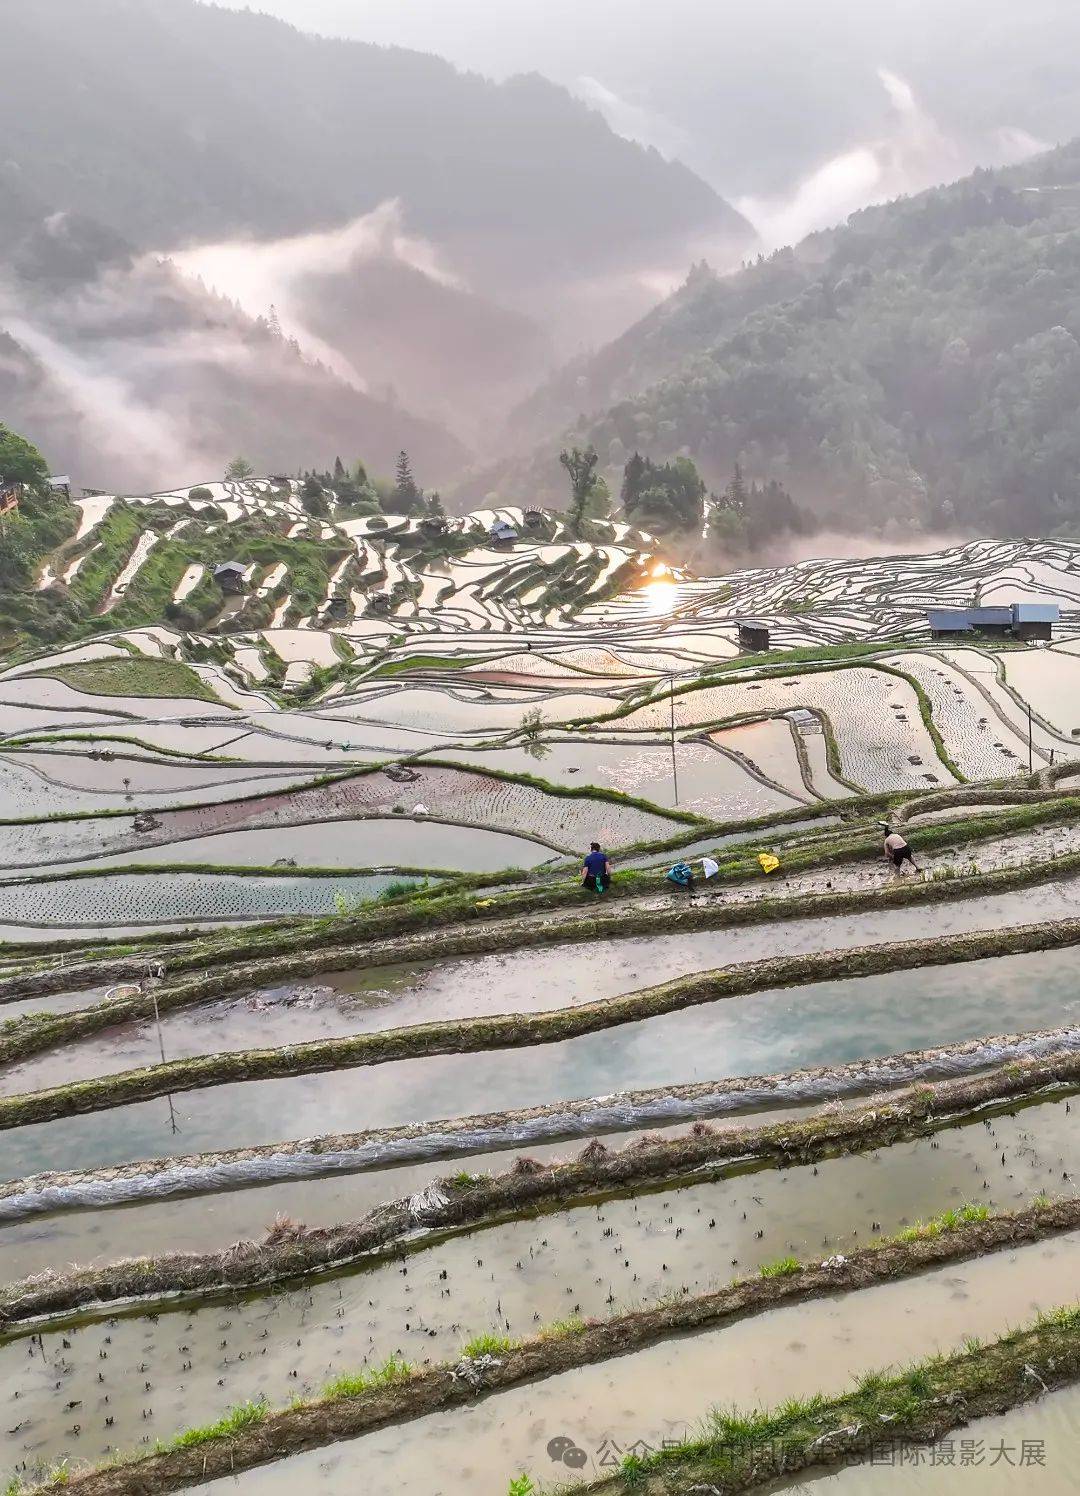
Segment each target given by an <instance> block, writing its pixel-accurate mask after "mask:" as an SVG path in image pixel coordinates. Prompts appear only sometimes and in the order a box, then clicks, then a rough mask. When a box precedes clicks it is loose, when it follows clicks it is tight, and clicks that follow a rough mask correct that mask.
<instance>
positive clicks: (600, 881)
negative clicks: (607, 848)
mask: <svg viewBox="0 0 1080 1496" xmlns="http://www.w3.org/2000/svg"><path fill="white" fill-rule="evenodd" d="M581 881H582V883H583V884H584V885H585V887H586V888H591V889H592V891H593V893H603V892H604V891H605V890H606V889H607V887H608V885H609V884H610V882H611V863H610V862H609V861H608V859H607V853H606V852H601V850H600V843H599V842H593V843H592V845H591V847H590V850H589V851H588V852H587V853H586V854H585V861H584V862H583V863H582V864H581Z"/></svg>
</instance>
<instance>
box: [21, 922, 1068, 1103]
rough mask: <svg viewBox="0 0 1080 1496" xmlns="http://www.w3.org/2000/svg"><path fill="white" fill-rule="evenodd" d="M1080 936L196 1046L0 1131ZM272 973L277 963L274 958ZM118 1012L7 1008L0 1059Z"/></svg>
mask: <svg viewBox="0 0 1080 1496" xmlns="http://www.w3.org/2000/svg"><path fill="white" fill-rule="evenodd" d="M1077 945H1080V918H1073V919H1060V920H1055V921H1051V922H1044V923H1041V924H1035V925H1017V926H1013V927H1010V928H1007V929H998V930H985V931H978V932H974V933H966V934H961V935H936V936H930V937H926V938H922V939H917V940H903V941H890V942H886V943H880V944H876V945H867V946H856V947H849V948H845V949H844V950H843V952H842V953H840V954H839V955H838V953H837V952H836V951H818V952H812V953H807V954H803V955H798V956H770V957H766V958H764V959H762V960H758V961H745V962H739V963H736V964H733V965H732V966H730V967H729V968H727V969H719V970H714V971H705V972H694V973H692V974H690V975H688V976H684V977H677V978H674V979H673V980H671V981H668V982H662V983H660V984H658V985H656V986H653V987H644V988H640V989H638V990H637V991H635V992H630V993H627V994H625V995H624V996H621V997H613V998H604V999H601V1000H599V1001H594V1002H590V1003H581V1004H579V1005H577V1006H575V1007H569V1008H553V1009H544V1010H541V1011H537V1012H513V1013H496V1014H491V1015H484V1016H480V1017H474V1018H460V1019H458V1018H453V1019H439V1020H432V1021H430V1022H428V1023H418V1024H412V1025H408V1026H406V1027H402V1028H386V1029H377V1030H374V1031H371V1032H364V1033H359V1034H349V1035H345V1036H342V1037H339V1038H333V1039H316V1040H310V1041H308V1042H306V1043H293V1044H287V1045H281V1046H278V1047H275V1048H267V1049H248V1050H235V1051H232V1052H226V1053H219V1054H205V1055H194V1056H190V1057H187V1058H184V1059H177V1060H168V1061H166V1062H164V1063H162V1064H157V1065H149V1066H145V1067H142V1068H140V1069H136V1070H127V1071H122V1072H118V1073H113V1074H109V1075H103V1076H95V1077H92V1078H90V1079H87V1080H80V1081H70V1082H67V1083H65V1084H64V1085H60V1086H55V1087H51V1088H49V1089H47V1090H41V1091H27V1092H22V1093H20V1094H17V1095H12V1096H3V1097H0V1130H4V1129H7V1128H11V1127H20V1126H23V1125H24V1124H26V1123H29V1122H43V1121H50V1120H53V1119H55V1118H58V1117H69V1116H75V1115H79V1114H83V1113H87V1112H96V1111H103V1110H108V1109H111V1108H113V1107H118V1106H124V1105H127V1104H128V1103H130V1102H134V1101H147V1100H150V1099H152V1098H154V1097H158V1096H166V1095H169V1094H176V1093H177V1092H180V1091H192V1090H201V1089H204V1088H206V1087H211V1086H222V1085H230V1084H234V1083H237V1082H243V1081H251V1080H278V1079H284V1078H286V1077H289V1076H295V1075H311V1074H318V1073H321V1072H325V1071H331V1070H343V1069H354V1068H357V1067H361V1066H367V1065H381V1064H386V1063H389V1062H391V1061H394V1060H402V1059H421V1058H428V1057H431V1056H433V1055H447V1054H476V1053H479V1052H482V1051H486V1050H497V1049H521V1048H529V1047H531V1046H533V1045H538V1044H554V1043H558V1042H561V1041H563V1040H566V1039H573V1038H579V1037H581V1036H582V1035H585V1034H593V1033H598V1032H600V1031H602V1030H604V1029H608V1028H616V1027H618V1026H620V1025H622V1024H626V1023H636V1022H639V1021H640V1020H642V1019H645V1018H656V1017H660V1016H662V1015H663V1014H667V1013H676V1012H681V1011H683V1010H684V1009H686V1008H691V1007H698V1006H702V1005H705V1004H709V1003H713V1002H720V1001H724V1000H726V999H729V998H733V997H745V996H750V995H751V994H753V993H757V992H764V991H769V990H772V989H775V988H784V987H794V986H804V985H806V984H808V983H811V982H828V981H835V980H836V979H837V974H838V964H839V966H840V967H841V969H842V973H843V976H844V979H845V980H850V979H851V978H852V977H864V976H879V975H887V974H891V973H894V972H900V971H912V970H915V969H917V968H919V967H923V966H942V965H951V964H954V963H958V962H965V961H980V960H984V959H987V958H989V957H1000V956H1009V955H1018V954H1023V953H1027V952H1033V951H1043V950H1062V949H1067V948H1069V947H1072V946H1077ZM309 970H310V967H309ZM278 972H279V975H281V974H283V973H282V971H281V963H279V966H278ZM206 995H211V994H206ZM156 996H157V1003H158V1008H159V1010H160V1011H161V1012H162V1013H168V1012H170V1011H173V1010H175V1009H177V1008H179V1007H182V1006H188V1005H190V1004H191V1002H192V1001H193V997H192V994H191V993H190V992H188V993H185V992H184V991H183V990H182V989H176V988H174V989H171V990H170V989H168V988H165V989H162V990H160V991H158V993H157V994H156ZM204 1000H205V999H204ZM123 1016H124V1014H123V1007H122V1000H121V1002H119V1003H116V1004H108V1003H106V1004H98V1005H96V1006H95V1007H91V1008H86V1009H82V1010H75V1011H74V1012H71V1013H65V1014H57V1015H42V1016H41V1017H40V1018H39V1019H38V1021H36V1022H34V1023H31V1024H26V1023H24V1022H21V1021H20V1020H18V1019H16V1020H15V1021H14V1022H13V1023H11V1024H9V1025H7V1027H6V1032H5V1033H4V1035H3V1037H2V1038H0V1063H9V1064H10V1063H12V1062H13V1061H15V1060H21V1059H25V1058H27V1057H28V1056H29V1055H31V1054H36V1053H40V1052H41V1051H42V1050H43V1049H47V1048H52V1047H53V1046H55V1045H56V1044H59V1043H63V1042H69V1041H70V1040H72V1039H75V1038H79V1037H82V1036H83V1035H86V1034H90V1033H93V1032H95V1031H98V1030H100V1029H101V1028H102V1027H103V1021H102V1020H103V1018H104V1019H105V1020H107V1021H110V1022H119V1021H121V1019H122V1017H123Z"/></svg>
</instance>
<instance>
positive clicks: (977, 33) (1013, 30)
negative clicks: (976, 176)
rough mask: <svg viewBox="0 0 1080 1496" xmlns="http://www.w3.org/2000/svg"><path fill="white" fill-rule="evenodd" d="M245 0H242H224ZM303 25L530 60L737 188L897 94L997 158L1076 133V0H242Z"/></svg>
mask: <svg viewBox="0 0 1080 1496" xmlns="http://www.w3.org/2000/svg"><path fill="white" fill-rule="evenodd" d="M219 3H227V4H232V5H233V6H234V8H236V9H241V8H245V5H246V3H247V0H244V4H242V3H241V0H219ZM251 8H252V9H257V10H264V11H267V12H269V13H271V14H274V15H278V16H281V17H282V18H284V19H286V20H288V21H291V22H292V23H293V24H294V25H297V26H300V27H302V28H303V29H305V30H310V31H318V32H321V33H323V34H327V35H335V36H351V37H355V38H357V39H359V40H362V41H369V42H378V43H382V44H396V45H401V46H408V47H415V48H418V49H420V50H423V51H428V52H434V53H437V54H438V55H440V56H442V57H445V58H447V59H448V60H449V61H451V62H453V63H455V64H456V65H457V66H459V67H466V68H472V69H475V70H476V71H478V72H482V73H485V74H487V75H488V76H491V77H495V78H502V77H505V76H506V75H507V74H509V73H513V72H522V71H529V70H535V71H537V72H540V73H543V74H545V75H546V76H547V77H550V78H552V79H554V80H555V81H557V82H560V83H563V84H565V85H566V86H567V87H569V88H571V89H573V90H574V91H575V92H576V93H577V94H578V95H579V96H580V97H582V98H584V99H586V100H588V101H589V102H590V103H592V104H593V105H594V106H596V107H598V108H600V109H601V110H602V111H603V113H604V114H605V115H606V116H607V118H608V120H609V122H610V123H611V124H612V126H613V127H614V128H615V129H617V130H618V131H619V132H620V133H622V134H625V135H629V136H631V137H633V138H636V139H640V140H642V141H643V142H644V143H645V144H650V145H655V146H656V147H657V148H658V149H660V150H662V151H663V152H664V153H665V154H666V155H669V156H678V157H680V158H682V159H683V160H685V161H686V162H687V163H688V164H689V165H691V166H693V167H694V169H695V170H697V171H699V172H701V173H702V174H703V175H705V176H707V177H708V178H709V179H710V180H711V181H712V183H713V185H714V186H715V187H717V189H718V190H719V191H721V192H723V193H724V194H725V195H727V196H729V197H731V198H733V199H734V198H738V197H740V196H747V195H750V196H756V197H762V196H769V195H770V194H780V195H785V194H790V193H791V192H793V191H795V190H797V189H798V188H799V187H800V184H802V183H803V182H804V180H805V179H806V178H807V177H808V175H810V174H812V173H813V172H814V171H816V170H818V169H820V168H823V167H825V166H827V165H828V163H829V162H830V161H831V160H832V159H833V158H834V157H836V156H837V155H843V154H844V153H846V152H848V151H851V150H856V149H859V148H862V147H865V146H867V145H871V146H873V145H875V143H877V142H880V141H881V140H883V139H885V138H887V137H888V136H889V135H890V132H891V131H892V129H893V128H894V126H895V104H896V95H895V94H894V93H892V92H891V91H890V90H889V89H888V88H887V87H883V86H882V82H881V77H882V70H885V71H886V72H887V73H888V74H890V75H892V76H894V77H899V78H901V79H902V80H904V82H905V83H906V84H907V85H909V86H910V88H911V89H912V92H913V96H914V99H915V101H916V103H917V105H918V106H919V108H920V109H923V110H925V111H926V113H927V114H928V116H929V117H930V118H932V119H933V120H934V121H935V122H936V123H937V124H938V125H940V127H941V133H942V138H943V139H945V138H947V139H948V140H949V141H950V142H956V150H955V151H954V152H953V151H950V152H947V153H946V157H945V158H944V159H943V163H942V170H943V171H947V170H951V169H952V168H953V167H954V166H955V165H956V163H957V162H959V163H960V164H961V169H964V170H966V169H968V168H969V165H972V164H978V163H984V164H988V165H991V164H995V163H996V162H998V161H1002V160H1007V159H1009V158H1010V156H1011V155H1012V154H1014V153H1015V146H1016V142H1017V141H1018V140H1030V141H1036V142H1038V141H1044V142H1048V143H1056V142H1057V141H1059V140H1061V139H1065V138H1069V137H1070V136H1072V135H1074V134H1078V133H1080V0H1023V3H1020V0H664V3H663V4H662V5H657V4H656V0H254V3H252V4H251Z"/></svg>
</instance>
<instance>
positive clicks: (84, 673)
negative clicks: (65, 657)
mask: <svg viewBox="0 0 1080 1496" xmlns="http://www.w3.org/2000/svg"><path fill="white" fill-rule="evenodd" d="M19 678H20V679H21V680H27V679H31V680H33V679H47V680H59V681H63V683H64V685H66V686H70V687H71V689H72V690H73V691H82V692H84V693H85V694H86V695H88V696H150V697H179V698H181V699H182V700H188V701H209V702H213V704H214V705H215V706H220V707H221V709H222V710H223V711H229V712H231V711H235V710H236V708H235V707H233V706H230V705H229V703H227V702H225V701H222V699H221V698H220V697H219V696H217V695H216V694H215V693H214V691H213V690H212V689H211V687H210V686H209V685H208V684H207V683H206V681H204V680H203V678H202V676H201V675H199V673H198V672H197V671H195V670H192V668H191V666H190V665H185V664H183V663H182V662H181V661H180V660H168V659H162V658H159V657H158V656H156V655H139V656H138V657H134V656H131V655H127V656H125V657H124V658H122V659H107V660H76V661H73V662H72V663H71V664H70V665H51V666H49V667H48V668H47V669H45V670H29V671H24V672H23V674H22V675H21V676H20V677H19Z"/></svg>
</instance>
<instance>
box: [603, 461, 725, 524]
mask: <svg viewBox="0 0 1080 1496" xmlns="http://www.w3.org/2000/svg"><path fill="white" fill-rule="evenodd" d="M620 497H621V499H622V506H623V513H624V514H625V515H626V519H627V522H628V523H629V524H632V525H636V526H637V527H638V528H639V529H642V530H649V531H651V532H652V533H654V534H657V535H668V534H672V533H675V532H678V531H680V530H682V531H693V532H694V533H696V534H700V533H701V523H702V519H703V518H704V514H705V483H704V480H703V479H702V477H701V474H700V473H699V472H698V470H697V468H696V466H695V465H694V463H693V462H691V460H690V458H689V457H676V458H675V460H674V462H664V463H655V462H653V461H652V459H651V458H648V457H642V456H641V454H640V452H635V453H634V455H633V456H632V457H631V458H630V460H629V462H628V463H627V464H626V466H625V468H624V469H623V481H622V490H621V494H620Z"/></svg>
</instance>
